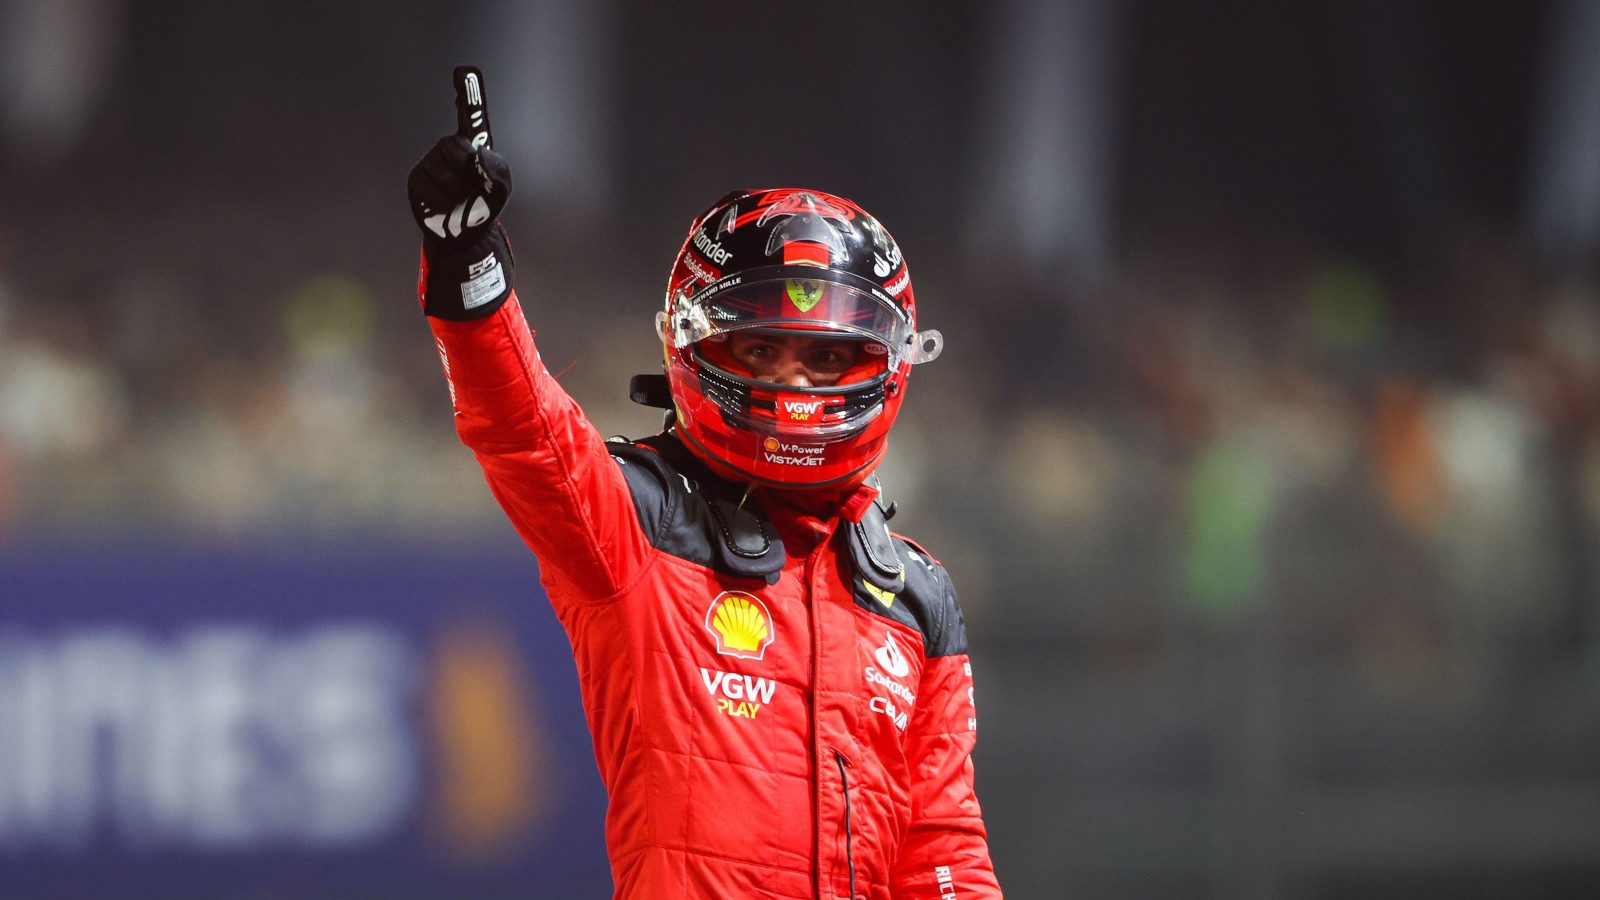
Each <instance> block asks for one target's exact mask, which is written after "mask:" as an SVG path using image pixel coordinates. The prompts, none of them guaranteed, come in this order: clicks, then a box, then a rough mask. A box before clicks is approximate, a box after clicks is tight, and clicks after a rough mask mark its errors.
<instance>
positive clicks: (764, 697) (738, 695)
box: [700, 591, 778, 719]
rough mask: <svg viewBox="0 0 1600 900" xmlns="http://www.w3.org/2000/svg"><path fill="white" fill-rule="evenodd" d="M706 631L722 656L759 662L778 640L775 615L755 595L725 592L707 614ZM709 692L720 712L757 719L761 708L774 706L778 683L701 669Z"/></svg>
mask: <svg viewBox="0 0 1600 900" xmlns="http://www.w3.org/2000/svg"><path fill="white" fill-rule="evenodd" d="M706 631H707V632H709V633H710V634H711V636H712V637H713V638H715V639H716V646H717V652H718V653H720V654H722V655H723V656H736V657H738V658H740V659H754V660H760V659H761V658H762V657H764V656H765V655H766V652H767V648H768V647H770V646H771V645H772V641H773V640H774V638H775V637H776V633H775V629H774V626H773V623H772V613H771V612H769V611H768V610H767V606H766V604H764V603H762V602H761V600H760V599H759V598H757V597H755V596H754V595H751V594H746V593H744V592H742V591H724V592H722V593H720V594H718V595H717V596H716V599H714V600H712V601H711V606H710V608H708V609H707V610H706ZM700 678H701V680H702V681H704V682H705V686H706V692H707V693H709V694H710V695H711V696H712V697H713V698H715V699H716V702H717V710H718V711H719V712H723V713H726V714H727V715H730V716H733V717H734V718H742V719H754V718H755V717H756V715H757V714H758V713H760V712H761V707H763V706H765V705H766V704H768V703H771V702H772V694H773V692H774V691H776V690H777V687H778V683H777V682H776V681H773V680H772V679H770V678H761V677H757V676H753V675H739V674H736V673H733V672H723V671H720V670H717V669H708V668H706V667H705V666H701V667H700Z"/></svg>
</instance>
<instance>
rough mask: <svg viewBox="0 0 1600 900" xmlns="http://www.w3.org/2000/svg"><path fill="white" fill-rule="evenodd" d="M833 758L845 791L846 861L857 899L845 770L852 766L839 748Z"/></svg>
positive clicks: (847, 782)
mask: <svg viewBox="0 0 1600 900" xmlns="http://www.w3.org/2000/svg"><path fill="white" fill-rule="evenodd" d="M833 759H834V762H837V763H838V764H839V788H840V790H842V791H844V861H845V864H846V866H847V867H848V868H849V869H850V900H856V855H855V847H854V844H855V841H854V840H853V839H852V838H851V836H850V775H849V773H847V772H846V771H845V769H848V768H849V767H850V759H849V758H848V757H846V756H845V755H844V753H842V752H840V751H839V750H837V749H835V750H834V751H833Z"/></svg>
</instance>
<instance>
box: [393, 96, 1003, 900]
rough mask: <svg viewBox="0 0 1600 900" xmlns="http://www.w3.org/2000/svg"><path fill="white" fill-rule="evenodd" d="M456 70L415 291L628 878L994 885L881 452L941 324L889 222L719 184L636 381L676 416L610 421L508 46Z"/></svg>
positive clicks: (825, 892) (953, 689)
mask: <svg viewBox="0 0 1600 900" xmlns="http://www.w3.org/2000/svg"><path fill="white" fill-rule="evenodd" d="M455 86H456V107H457V131H456V133H455V134H452V135H447V136H445V137H443V138H441V139H440V140H439V142H438V143H437V144H435V145H434V147H433V148H432V149H431V150H429V151H428V153H427V154H426V155H424V156H423V158H422V159H421V161H420V162H418V163H417V165H416V167H415V168H414V169H413V170H412V172H411V176H410V179H409V182H408V193H409V195H410V201H411V207H412V212H413V215H414V216H415V218H416V220H417V223H418V225H419V226H420V227H421V229H422V270H421V276H420V279H419V293H420V296H421V300H422V307H423V311H424V312H425V313H426V314H427V316H428V321H429V323H430V326H431V328H432V330H433V334H434V339H435V343H436V345H437V347H438V351H439V355H440V358H441V360H442V362H443V364H444V370H445V374H446V377H447V380H448V381H449V384H450V393H451V398H452V403H453V405H454V408H455V421H456V428H457V430H458V432H459V434H460V437H461V439H462V441H463V442H464V443H466V445H467V446H468V447H470V448H471V449H472V450H473V452H474V453H475V454H476V455H477V458H478V461H479V462H480V463H481V464H482V466H483V470H484V473H485V475H486V476H487V479H488V483H489V487H490V489H491V491H492V492H493V494H494V496H495V498H496V499H497V500H498V501H499V502H500V504H501V506H502V507H503V508H504V509H505V511H506V514H507V515H508V516H510V518H511V521H512V523H513V524H514V525H515V527H516V529H517V531H518V533H519V534H520V535H521V536H522V538H523V539H524V541H526V543H527V544H528V546H529V547H530V548H531V549H532V550H533V552H534V553H535V554H536V555H537V557H538V559H539V563H540V566H539V568H540V577H541V580H542V582H543V584H544V587H545V590H546V592H547V593H548V594H549V597H550V601H551V603H552V605H553V606H554V607H555V612H556V615H557V617H558V618H559V619H560V620H561V623H562V625H563V627H564V628H565V629H566V631H567V635H568V637H569V639H570V640H571V643H572V648H573V653H574V654H575V656H576V660H577V668H578V676H579V681H580V684H581V686H582V693H583V702H584V707H585V709H586V712H587V716H588V720H589V728H590V731H591V732H592V734H593V738H594V750H595V757H596V760H597V762H598V764H599V767H600V774H601V778H602V780H603V781H604V783H605V786H606V790H607V792H608V794H609V797H610V803H609V808H608V811H607V816H606V843H607V848H608V852H609V855H610V861H611V869H612V876H613V878H614V880H615V885H616V893H615V896H617V897H627V898H747V897H749V898H852V900H853V898H869V900H883V898H905V900H913V898H928V900H935V898H946V900H947V898H992V897H999V896H1000V888H999V885H998V883H997V882H996V880H995V875H994V870H993V866H992V864H991V862H990V859H989V850H988V845H987V841H986V834H985V829H984V823H983V819H982V817H981V813H980V811H979V808H978V801H977V798H976V796H975V795H974V793H973V768H972V760H971V753H972V748H973V744H974V742H975V740H976V734H975V729H976V722H977V720H976V713H975V711H974V708H973V699H972V667H971V664H970V663H969V662H968V658H967V639H966V632H965V627H964V625H963V623H962V618H961V612H960V610H959V608H958V607H957V605H956V595H955V590H954V588H953V587H952V586H951V583H950V578H949V576H948V575H947V574H946V573H945V570H944V568H943V567H941V566H940V565H939V563H938V562H937V561H936V560H935V559H934V558H933V556H932V555H930V554H929V553H928V552H927V551H926V550H924V549H922V548H921V547H919V546H918V545H917V544H915V543H913V542H912V541H910V540H908V539H906V538H904V537H901V536H899V535H894V534H891V533H890V531H889V529H888V525H887V520H888V518H889V517H890V516H891V515H892V514H893V509H894V507H893V504H888V505H884V504H883V503H882V502H881V501H880V499H879V490H878V485H877V483H876V480H875V479H874V478H873V475H872V472H873V469H874V467H875V466H877V464H878V462H879V461H880V460H882V459H883V455H884V452H885V450H886V449H887V438H888V434H889V430H890V426H892V425H893V424H894V420H895V415H896V413H897V412H898V411H899V408H900V404H901V403H902V402H903V401H904V399H905V391H906V379H907V376H908V374H909V373H910V371H911V368H912V366H914V365H916V364H918V363H922V362H927V361H929V360H932V359H933V358H934V357H935V356H937V355H938V354H939V350H940V348H941V346H942V344H941V338H940V336H939V333H938V332H936V331H919V330H917V321H916V306H915V303H914V300H913V293H912V289H911V277H910V275H909V274H908V272H907V269H906V263H905V260H904V259H902V257H901V254H900V249H899V247H898V246H897V245H896V244H895V242H894V239H893V238H892V237H890V236H889V233H888V232H887V231H885V230H884V228H883V226H882V225H880V224H879V223H878V222H877V220H875V219H874V218H873V217H872V216H870V215H868V214H867V213H866V212H864V211H863V210H862V209H861V208H860V207H859V206H857V205H855V204H854V203H852V202H850V201H848V200H845V199H843V198H841V197H836V196H832V195H830V194H826V193H823V192H821V191H815V190H800V189H790V188H783V189H764V190H740V191H734V192H733V193H730V194H728V195H727V196H726V197H724V198H722V199H721V200H719V201H717V203H715V204H714V205H713V206H712V207H711V208H710V209H708V210H707V211H706V212H705V213H703V214H702V215H701V216H700V217H699V218H697V219H695V221H694V224H693V225H692V226H691V228H690V230H689V235H688V237H687V239H686V240H685V241H684V244H683V247H682V249H681V250H680V251H679V252H678V256H677V259H676V261H675V262H674V263H673V266H672V272H671V276H670V279H669V281H668V283H667V292H666V302H665V304H664V306H663V308H662V309H661V311H660V312H659V313H657V315H656V328H657V332H658V333H659V335H660V337H661V340H662V342H663V345H664V351H665V362H664V366H663V369H664V372H663V374H661V375H644V376H638V377H636V378H635V379H634V381H633V384H632V394H633V398H634V399H635V400H637V401H639V402H642V403H646V404H650V405H657V406H661V407H663V408H665V409H667V410H668V414H667V424H666V427H665V428H664V430H663V431H662V432H661V433H660V434H657V435H654V436H652V437H648V438H644V439H642V440H639V441H633V442H629V441H622V440H619V439H613V440H612V441H609V442H608V441H606V440H603V439H602V438H601V437H600V435H599V434H598V433H597V432H596V431H595V429H594V427H593V426H592V425H591V424H590V423H589V421H588V420H587V419H586V418H585V417H584V415H583V412H582V411H581V410H580V409H579V408H578V406H577V404H576V403H575V402H574V401H573V400H572V398H571V397H569V396H568V395H567V393H566V392H565V391H564V390H563V389H562V388H561V386H560V385H559V384H558V383H557V382H556V380H555V379H554V378H553V377H552V376H551V375H550V373H549V372H548V371H547V370H546V369H545V367H544V365H543V364H542V362H541V361H540V358H539V354H538V352H537V350H536V349H535V347H534V341H533V334H532V332H531V331H530V330H529V328H528V324H527V321H526V319H525V318H524V315H523V309H522V306H521V305H520V304H519V302H518V299H517V296H516V294H515V293H514V292H513V290H512V277H511V276H512V273H511V269H512V265H513V263H512V258H511V252H510V247H509V244H508V241H507V238H506V234H505V231H504V229H503V228H502V227H501V226H500V225H499V223H498V221H497V217H498V215H499V213H500V211H501V209H502V208H503V207H504V205H505V202H506V199H507V198H508V197H509V195H510V193H511V175H510V169H509V167H508V166H507V164H506V163H505V161H504V159H503V158H502V157H500V156H499V155H498V154H496V153H495V152H494V151H493V149H492V148H491V146H490V140H489V122H488V116H487V107H486V104H485V102H484V101H485V96H484V89H483V80H482V75H481V73H479V72H478V71H477V70H476V69H471V68H467V67H462V68H458V69H457V70H456V73H455Z"/></svg>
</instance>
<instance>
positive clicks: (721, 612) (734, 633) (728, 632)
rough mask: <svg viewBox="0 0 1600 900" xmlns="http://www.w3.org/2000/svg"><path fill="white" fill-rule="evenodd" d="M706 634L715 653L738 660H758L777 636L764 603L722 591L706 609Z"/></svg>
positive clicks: (732, 592)
mask: <svg viewBox="0 0 1600 900" xmlns="http://www.w3.org/2000/svg"><path fill="white" fill-rule="evenodd" d="M706 631H709V632H710V633H711V636H712V637H713V638H715V639H716V641H717V652H718V653H721V654H722V655H723V656H737V657H739V658H740V659H761V658H762V657H763V656H765V655H766V652H767V647H769V646H771V644H772V641H773V639H774V638H776V637H777V635H776V634H775V633H774V631H773V625H772V613H770V612H768V611H767V607H766V604H764V603H762V602H761V601H760V600H758V599H756V598H755V597H754V596H752V595H750V594H746V593H744V592H743V591H723V592H722V593H720V594H718V595H717V597H716V599H714V600H712V601H711V606H710V608H708V609H707V610H706Z"/></svg>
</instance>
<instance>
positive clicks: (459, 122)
mask: <svg viewBox="0 0 1600 900" xmlns="http://www.w3.org/2000/svg"><path fill="white" fill-rule="evenodd" d="M451 77H452V80H453V81H454V82H455V86H456V134H458V135H460V136H461V137H464V138H466V139H467V140H468V141H470V142H471V143H472V148H473V149H474V150H482V149H483V148H484V147H488V146H490V138H489V98H488V95H487V94H485V93H484V90H483V72H482V71H481V70H479V69H478V67H477V66H456V69H455V72H454V74H453V75H452V76H451Z"/></svg>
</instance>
